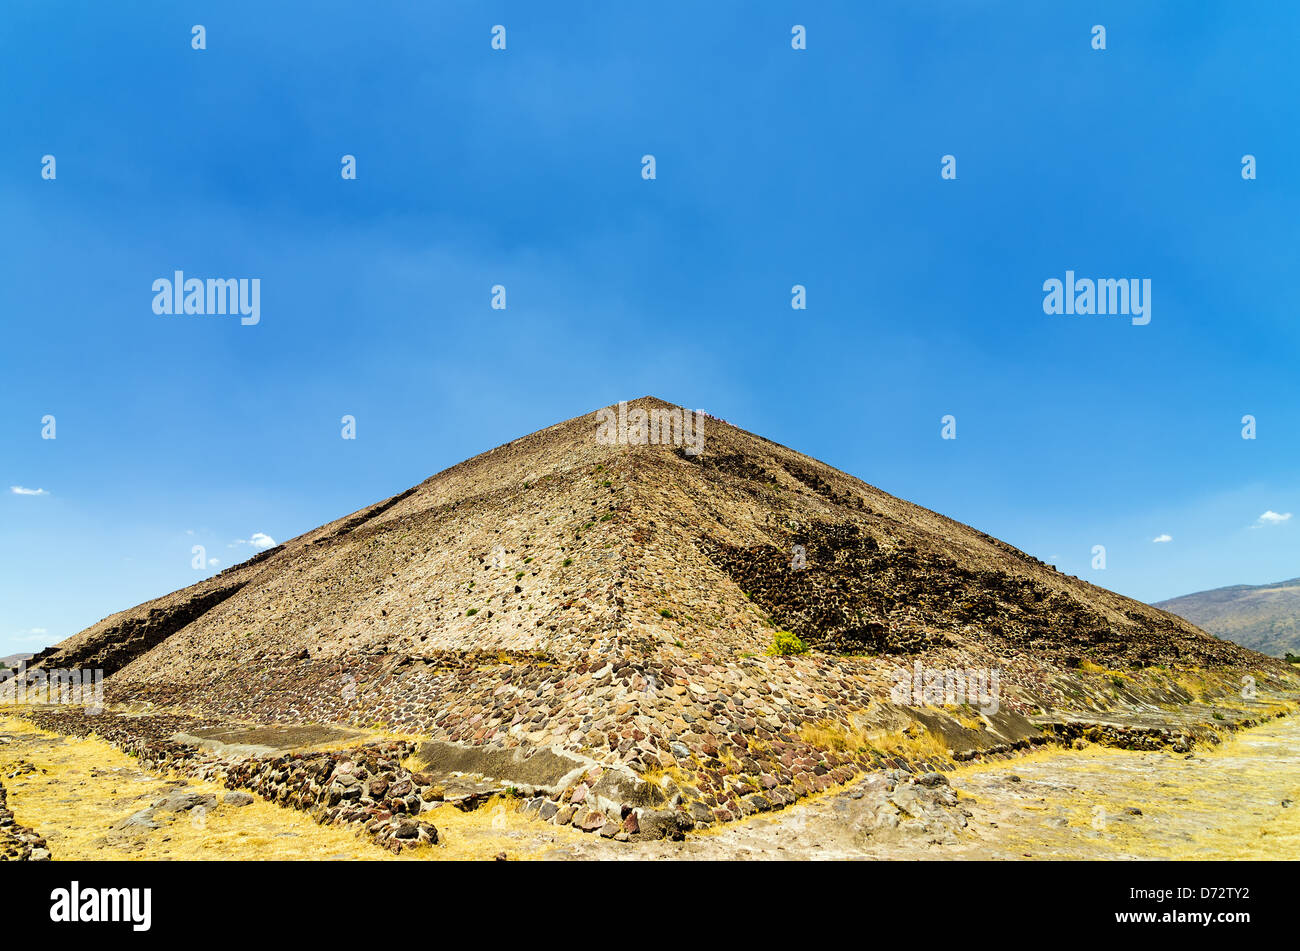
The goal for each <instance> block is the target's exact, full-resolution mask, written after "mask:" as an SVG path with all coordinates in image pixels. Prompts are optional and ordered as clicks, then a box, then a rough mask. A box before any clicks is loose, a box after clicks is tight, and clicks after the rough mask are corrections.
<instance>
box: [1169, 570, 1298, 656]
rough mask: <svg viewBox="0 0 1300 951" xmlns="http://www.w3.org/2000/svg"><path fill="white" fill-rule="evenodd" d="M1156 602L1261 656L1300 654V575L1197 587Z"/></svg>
mask: <svg viewBox="0 0 1300 951" xmlns="http://www.w3.org/2000/svg"><path fill="white" fill-rule="evenodd" d="M1154 606H1155V607H1157V608H1160V609H1162V610H1165V611H1168V612H1169V613H1170V614H1177V615H1178V616H1179V617H1181V618H1185V619H1186V620H1188V621H1191V622H1192V623H1193V624H1195V625H1196V626H1197V627H1202V628H1204V629H1205V630H1207V631H1209V632H1210V633H1211V634H1213V635H1215V636H1216V637H1222V638H1223V639H1224V640H1229V641H1233V642H1234V643H1237V644H1241V645H1242V646H1243V647H1249V648H1251V649H1253V650H1257V651H1259V652H1260V653H1261V654H1271V655H1273V656H1274V657H1282V656H1283V655H1285V654H1286V653H1287V652H1288V651H1290V652H1291V653H1292V654H1300V578H1292V579H1291V580H1290V581H1279V582H1277V583H1275V584H1260V585H1249V584H1235V585H1232V586H1231V587H1228V588H1215V589H1214V590H1213V591H1198V592H1196V593H1195V594H1185V595H1183V596H1182V597H1179V598H1170V599H1169V600H1168V601H1160V602H1157V603H1156V604H1155V605H1154Z"/></svg>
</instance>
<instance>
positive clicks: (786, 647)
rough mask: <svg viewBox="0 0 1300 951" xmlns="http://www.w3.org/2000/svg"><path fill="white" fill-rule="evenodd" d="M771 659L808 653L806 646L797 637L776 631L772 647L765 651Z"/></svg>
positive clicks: (786, 632) (787, 632)
mask: <svg viewBox="0 0 1300 951" xmlns="http://www.w3.org/2000/svg"><path fill="white" fill-rule="evenodd" d="M767 653H768V655H769V656H771V657H788V656H789V655H791V654H806V653H808V645H807V644H805V643H804V642H803V641H801V640H800V639H799V638H798V636H797V635H794V634H791V633H790V632H789V631H777V632H776V635H775V636H774V637H773V638H772V646H771V647H769V648H768V649H767Z"/></svg>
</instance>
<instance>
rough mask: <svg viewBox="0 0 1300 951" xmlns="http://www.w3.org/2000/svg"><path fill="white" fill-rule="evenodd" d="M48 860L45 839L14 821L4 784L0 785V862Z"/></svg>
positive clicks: (48, 855)
mask: <svg viewBox="0 0 1300 951" xmlns="http://www.w3.org/2000/svg"><path fill="white" fill-rule="evenodd" d="M49 858H50V850H49V848H48V847H47V845H46V843H45V839H43V838H42V837H41V836H40V835H39V834H37V832H36V831H35V830H34V829H29V828H27V826H24V825H19V824H18V822H17V821H16V820H15V819H14V814H13V812H12V811H11V810H10V809H9V804H8V801H7V794H6V793H5V787H4V783H0V862H43V861H49Z"/></svg>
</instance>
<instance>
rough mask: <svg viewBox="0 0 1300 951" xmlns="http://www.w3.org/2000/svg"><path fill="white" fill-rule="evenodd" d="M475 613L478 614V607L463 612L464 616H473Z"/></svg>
mask: <svg viewBox="0 0 1300 951" xmlns="http://www.w3.org/2000/svg"><path fill="white" fill-rule="evenodd" d="M475 614H478V608H470V609H469V610H468V611H466V612H465V616H466V617H473V616H474V615H475Z"/></svg>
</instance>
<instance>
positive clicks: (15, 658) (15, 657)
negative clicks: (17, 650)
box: [0, 654, 33, 667]
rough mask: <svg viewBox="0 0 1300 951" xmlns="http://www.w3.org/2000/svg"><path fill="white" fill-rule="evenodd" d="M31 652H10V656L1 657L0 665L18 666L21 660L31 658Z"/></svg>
mask: <svg viewBox="0 0 1300 951" xmlns="http://www.w3.org/2000/svg"><path fill="white" fill-rule="evenodd" d="M32 656H33V655H31V654H10V655H9V656H8V657H0V667H17V666H18V664H19V662H20V661H24V660H31V659H32Z"/></svg>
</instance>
